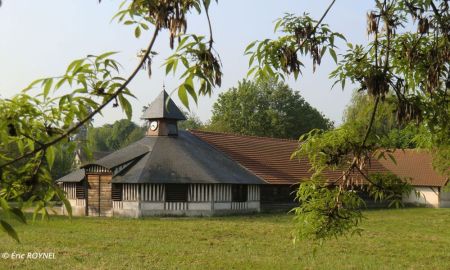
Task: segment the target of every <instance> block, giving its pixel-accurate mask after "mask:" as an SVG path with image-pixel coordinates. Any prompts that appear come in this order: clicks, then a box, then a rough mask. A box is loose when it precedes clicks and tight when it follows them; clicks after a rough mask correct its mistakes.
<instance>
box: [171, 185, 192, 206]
mask: <svg viewBox="0 0 450 270" xmlns="http://www.w3.org/2000/svg"><path fill="white" fill-rule="evenodd" d="M187 199H188V185H186V184H167V185H166V202H187Z"/></svg>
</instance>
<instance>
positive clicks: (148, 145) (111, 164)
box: [81, 137, 156, 169]
mask: <svg viewBox="0 0 450 270" xmlns="http://www.w3.org/2000/svg"><path fill="white" fill-rule="evenodd" d="M155 142H156V140H154V138H152V137H144V138H142V139H140V140H139V141H137V142H134V143H132V144H130V145H128V146H126V147H124V148H122V149H120V150H117V151H115V152H113V153H111V154H109V155H107V156H105V157H104V158H101V159H99V160H96V161H93V162H89V163H86V164H84V165H83V166H81V167H82V168H85V167H87V166H90V165H100V166H102V167H105V168H107V169H112V168H115V167H117V166H120V165H122V164H125V163H127V162H128V161H131V160H133V159H135V158H137V157H140V156H143V155H145V154H146V153H148V152H150V151H151V150H152V148H153V146H154V144H155Z"/></svg>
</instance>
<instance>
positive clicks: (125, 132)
mask: <svg viewBox="0 0 450 270" xmlns="http://www.w3.org/2000/svg"><path fill="white" fill-rule="evenodd" d="M144 135H145V129H144V128H142V127H139V126H138V125H136V124H135V123H133V122H132V121H130V120H128V119H122V120H119V121H116V122H114V124H112V125H110V124H106V125H103V126H102V127H98V128H94V127H92V128H90V129H89V130H88V136H87V137H88V138H87V139H88V149H89V150H90V151H92V152H95V151H105V152H112V151H116V150H119V149H120V148H123V147H125V146H127V145H129V144H131V143H133V142H135V141H137V140H139V139H141V138H143V137H144Z"/></svg>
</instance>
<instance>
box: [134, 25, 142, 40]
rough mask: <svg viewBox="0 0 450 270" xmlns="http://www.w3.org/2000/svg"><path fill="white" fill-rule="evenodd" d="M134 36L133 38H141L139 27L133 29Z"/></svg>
mask: <svg viewBox="0 0 450 270" xmlns="http://www.w3.org/2000/svg"><path fill="white" fill-rule="evenodd" d="M134 36H135V37H136V38H139V37H140V36H141V28H139V26H137V27H136V28H135V29H134Z"/></svg>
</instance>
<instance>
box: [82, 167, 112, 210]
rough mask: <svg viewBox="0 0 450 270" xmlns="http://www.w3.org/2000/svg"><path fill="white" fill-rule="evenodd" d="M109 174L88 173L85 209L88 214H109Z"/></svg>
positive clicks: (110, 206) (110, 204) (110, 200)
mask: <svg viewBox="0 0 450 270" xmlns="http://www.w3.org/2000/svg"><path fill="white" fill-rule="evenodd" d="M111 179H112V175H110V174H88V175H87V181H88V188H87V191H88V192H87V194H88V196H87V210H88V215H89V216H105V215H109V213H110V212H111V209H112V199H111Z"/></svg>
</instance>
